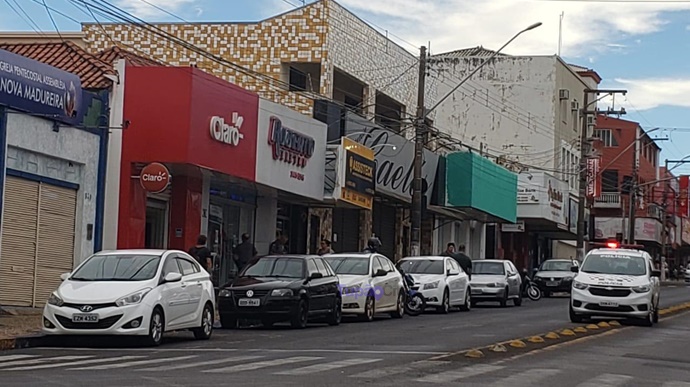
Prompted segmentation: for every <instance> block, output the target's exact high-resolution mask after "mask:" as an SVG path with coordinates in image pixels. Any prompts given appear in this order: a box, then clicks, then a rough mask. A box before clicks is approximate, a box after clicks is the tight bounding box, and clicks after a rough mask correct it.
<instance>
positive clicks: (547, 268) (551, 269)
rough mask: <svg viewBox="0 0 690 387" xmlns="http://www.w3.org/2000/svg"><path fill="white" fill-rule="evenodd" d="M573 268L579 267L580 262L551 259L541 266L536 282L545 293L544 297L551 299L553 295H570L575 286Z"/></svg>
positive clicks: (535, 278)
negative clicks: (562, 293)
mask: <svg viewBox="0 0 690 387" xmlns="http://www.w3.org/2000/svg"><path fill="white" fill-rule="evenodd" d="M573 266H575V267H579V262H578V261H576V260H574V259H549V260H546V261H544V262H543V263H542V264H541V266H540V267H539V270H538V271H537V274H536V275H535V276H534V282H535V283H536V284H537V286H539V289H541V291H542V293H544V297H549V296H550V295H551V293H560V292H565V293H570V291H571V289H572V286H573V276H574V273H573V272H572V270H571V269H572V267H573Z"/></svg>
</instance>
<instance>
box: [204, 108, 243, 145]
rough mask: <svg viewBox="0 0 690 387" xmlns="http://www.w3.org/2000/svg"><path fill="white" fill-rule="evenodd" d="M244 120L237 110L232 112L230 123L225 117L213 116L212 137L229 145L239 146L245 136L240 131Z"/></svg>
mask: <svg viewBox="0 0 690 387" xmlns="http://www.w3.org/2000/svg"><path fill="white" fill-rule="evenodd" d="M243 121H244V118H243V117H242V116H241V115H240V114H239V113H237V112H234V113H232V119H231V121H230V124H228V123H226V122H225V118H223V117H220V116H213V117H211V124H210V130H211V138H213V139H214V140H216V141H218V142H222V143H225V144H228V145H232V146H238V145H239V144H240V140H242V139H243V138H244V135H243V134H242V132H240V130H241V129H242V122H243Z"/></svg>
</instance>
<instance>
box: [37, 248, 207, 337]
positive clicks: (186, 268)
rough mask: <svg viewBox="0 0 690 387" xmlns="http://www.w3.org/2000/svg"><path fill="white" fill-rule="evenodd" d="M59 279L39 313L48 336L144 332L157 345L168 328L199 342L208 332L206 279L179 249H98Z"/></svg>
mask: <svg viewBox="0 0 690 387" xmlns="http://www.w3.org/2000/svg"><path fill="white" fill-rule="evenodd" d="M61 278H62V280H63V282H62V284H61V285H60V286H59V287H58V289H57V290H56V291H55V292H53V294H51V296H50V298H49V299H48V303H47V304H46V306H45V309H44V311H43V332H44V333H46V334H48V335H131V336H144V337H146V339H147V341H148V343H149V344H150V345H159V344H160V343H161V341H162V338H163V333H164V332H168V331H174V330H191V331H192V332H194V337H196V338H197V339H199V340H206V339H209V338H210V337H211V333H212V332H213V321H214V310H215V292H214V289H213V284H212V282H211V278H210V276H209V274H208V273H207V272H206V271H205V270H204V269H202V268H201V267H200V266H199V264H198V263H197V262H196V261H195V260H194V258H192V257H191V256H190V255H188V254H187V253H184V252H182V251H176V250H117V251H108V252H99V253H96V254H94V255H92V256H90V257H89V258H87V259H86V260H85V261H84V262H82V263H81V264H80V265H79V266H77V268H76V269H75V270H74V271H73V272H71V273H65V274H63V275H62V276H61Z"/></svg>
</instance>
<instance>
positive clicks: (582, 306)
mask: <svg viewBox="0 0 690 387" xmlns="http://www.w3.org/2000/svg"><path fill="white" fill-rule="evenodd" d="M573 270H574V271H577V270H578V269H577V268H574V269H573ZM660 275H661V272H659V271H658V270H654V268H653V264H652V257H651V256H650V255H649V254H648V253H647V252H646V251H642V250H630V249H611V248H608V249H595V250H592V251H590V252H589V253H587V256H585V259H584V261H583V262H582V266H581V267H580V269H579V271H578V274H577V275H576V276H575V278H574V279H573V289H572V294H571V296H570V307H569V314H570V320H571V321H572V322H582V321H583V320H584V319H585V318H589V317H623V318H637V319H642V320H643V321H644V323H645V325H647V326H652V325H653V324H654V323H656V322H658V321H659V297H660V293H661V288H660V286H661V285H660V283H659V276H660Z"/></svg>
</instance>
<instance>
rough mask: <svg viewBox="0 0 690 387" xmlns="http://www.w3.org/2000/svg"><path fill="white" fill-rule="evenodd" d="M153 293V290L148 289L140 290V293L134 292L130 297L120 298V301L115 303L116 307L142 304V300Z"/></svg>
mask: <svg viewBox="0 0 690 387" xmlns="http://www.w3.org/2000/svg"><path fill="white" fill-rule="evenodd" d="M150 291H151V288H146V289H142V290H139V291H138V292H134V293H132V294H130V295H128V296H124V297H122V298H120V299H119V300H117V301H115V305H117V306H127V305H135V304H138V303H140V302H141V300H143V299H144V297H146V295H147V294H149V292H150Z"/></svg>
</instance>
